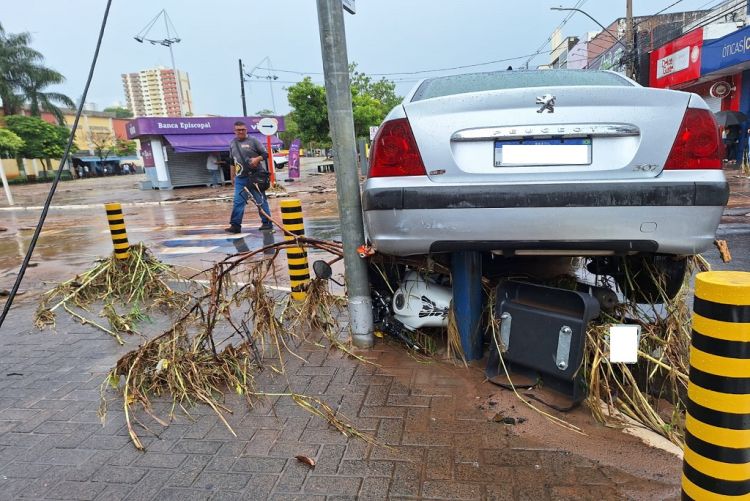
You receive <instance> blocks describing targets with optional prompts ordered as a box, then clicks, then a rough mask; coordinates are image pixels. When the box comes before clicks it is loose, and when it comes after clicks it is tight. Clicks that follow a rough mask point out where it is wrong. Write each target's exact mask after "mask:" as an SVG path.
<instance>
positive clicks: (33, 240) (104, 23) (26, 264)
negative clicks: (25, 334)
mask: <svg viewBox="0 0 750 501" xmlns="http://www.w3.org/2000/svg"><path fill="white" fill-rule="evenodd" d="M111 5H112V0H107V7H106V8H105V10H104V17H103V18H102V24H101V27H100V29H99V38H98V40H97V41H96V49H95V50H94V58H93V60H92V61H91V68H90V69H89V76H88V78H87V79H86V85H85V87H84V88H83V94H82V95H81V101H80V103H79V104H78V110H77V111H76V117H75V120H74V121H73V126H72V127H71V129H70V136H69V137H68V144H67V145H66V146H65V153H63V157H62V159H61V160H60V165H59V166H58V167H57V173H56V175H55V179H54V180H53V181H52V187H50V190H49V193H48V194H47V200H46V201H45V202H44V208H43V209H42V214H41V215H40V216H39V223H37V225H36V229H35V230H34V235H33V236H32V237H31V242H30V243H29V249H28V251H26V256H25V257H24V258H23V263H22V264H21V269H20V270H18V276H17V277H16V282H15V283H14V284H13V289H11V291H10V295H9V296H8V300H7V301H6V302H5V306H4V308H3V313H2V315H0V327H2V326H3V322H4V321H5V318H6V317H7V316H8V312H9V311H10V307H11V305H12V304H13V299H14V298H15V297H16V294H17V293H18V288H19V287H20V286H21V281H22V280H23V277H24V275H25V273H26V269H27V268H28V267H29V261H30V260H31V255H32V254H33V253H34V248H35V247H36V243H37V240H39V234H40V233H41V232H42V227H43V226H44V220H45V219H46V218H47V213H48V212H49V206H50V204H51V203H52V197H53V195H54V194H55V190H56V189H57V184H58V183H59V182H60V177H61V176H62V171H63V167H64V166H65V163H66V162H67V160H68V155H70V149H71V148H72V146H73V140H74V138H75V134H76V129H77V128H78V120H79V119H80V118H81V113H82V112H83V104H84V103H85V102H86V96H87V95H88V92H89V86H90V85H91V80H92V78H93V77H94V68H96V61H97V60H98V59H99V49H100V48H101V46H102V39H103V38H104V28H105V27H106V26H107V18H108V17H109V8H110V6H111Z"/></svg>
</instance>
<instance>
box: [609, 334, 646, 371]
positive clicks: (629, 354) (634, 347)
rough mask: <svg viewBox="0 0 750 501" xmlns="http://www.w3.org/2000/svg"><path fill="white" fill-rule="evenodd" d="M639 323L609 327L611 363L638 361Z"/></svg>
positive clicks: (632, 362)
mask: <svg viewBox="0 0 750 501" xmlns="http://www.w3.org/2000/svg"><path fill="white" fill-rule="evenodd" d="M640 337H641V326H640V325H611V326H610V327H609V361H610V362H611V363H613V364H616V363H621V364H634V363H636V362H638V341H639V339H640Z"/></svg>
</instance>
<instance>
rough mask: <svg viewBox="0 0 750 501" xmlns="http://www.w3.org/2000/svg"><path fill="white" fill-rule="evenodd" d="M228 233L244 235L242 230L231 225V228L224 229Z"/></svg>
mask: <svg viewBox="0 0 750 501" xmlns="http://www.w3.org/2000/svg"><path fill="white" fill-rule="evenodd" d="M224 231H226V232H227V233H242V228H241V227H239V226H237V225H236V224H233V225H230V226H229V228H224Z"/></svg>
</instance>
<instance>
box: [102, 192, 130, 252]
mask: <svg viewBox="0 0 750 501" xmlns="http://www.w3.org/2000/svg"><path fill="white" fill-rule="evenodd" d="M104 208H105V209H106V210H107V222H109V232H110V233H111V234H112V244H113V245H114V246H115V257H116V258H117V259H127V258H128V256H129V255H130V254H129V253H128V248H129V247H130V245H129V244H128V233H127V230H126V229H125V217H124V216H123V215H122V206H121V205H120V204H118V203H113V204H104Z"/></svg>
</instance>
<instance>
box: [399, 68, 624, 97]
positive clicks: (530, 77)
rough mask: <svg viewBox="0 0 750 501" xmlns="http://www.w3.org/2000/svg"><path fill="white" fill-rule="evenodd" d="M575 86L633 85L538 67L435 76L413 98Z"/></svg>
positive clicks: (609, 76) (612, 77) (605, 75)
mask: <svg viewBox="0 0 750 501" xmlns="http://www.w3.org/2000/svg"><path fill="white" fill-rule="evenodd" d="M574 85H611V86H626V87H627V86H632V85H633V84H632V83H631V82H630V81H628V80H626V79H625V78H623V77H621V76H620V75H617V74H616V73H610V72H606V71H594V70H535V71H517V70H515V71H510V70H509V71H493V72H488V73H470V74H465V75H451V76H447V77H438V78H431V79H429V80H425V81H424V82H422V85H420V86H419V89H417V92H416V93H415V94H414V97H413V98H412V101H421V100H423V99H431V98H434V97H442V96H450V95H453V94H464V93H467V92H481V91H487V90H502V89H518V88H529V87H568V86H574Z"/></svg>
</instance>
